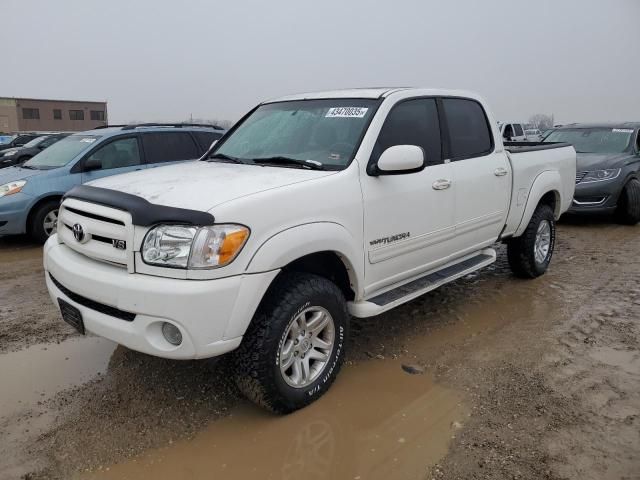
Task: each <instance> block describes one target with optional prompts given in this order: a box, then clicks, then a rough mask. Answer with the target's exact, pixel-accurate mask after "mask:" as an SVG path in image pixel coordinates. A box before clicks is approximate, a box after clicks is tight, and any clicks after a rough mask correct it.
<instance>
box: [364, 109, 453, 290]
mask: <svg viewBox="0 0 640 480" xmlns="http://www.w3.org/2000/svg"><path fill="white" fill-rule="evenodd" d="M394 145H417V146H420V147H421V148H422V149H423V150H424V152H425V158H426V163H427V166H426V168H424V169H423V170H421V171H418V172H414V173H403V174H396V175H380V176H370V175H363V176H362V177H361V185H362V193H363V201H364V230H365V231H364V233H365V235H364V237H365V251H366V255H367V257H366V259H365V265H366V267H365V279H366V286H365V294H366V295H367V296H369V295H371V294H374V293H376V292H378V291H380V290H381V289H384V288H385V287H388V286H391V285H393V284H395V283H398V282H401V281H403V280H407V279H409V278H411V277H415V276H418V275H419V274H420V273H422V272H425V271H426V270H429V269H431V268H435V267H437V266H438V265H439V264H440V263H442V262H444V261H446V257H447V256H448V255H449V254H450V253H451V248H452V245H451V243H450V240H451V239H452V238H453V236H454V230H455V228H454V208H455V206H454V200H455V197H454V189H453V188H451V187H452V185H454V182H453V179H452V168H451V165H449V164H445V163H444V161H443V157H442V150H441V136H440V126H439V119H438V109H437V103H436V100H435V99H434V98H413V99H408V100H403V101H400V102H399V103H397V104H396V105H395V106H394V107H393V108H392V109H391V110H390V112H389V113H388V115H387V118H386V120H385V122H384V124H383V126H382V129H381V130H380V133H379V136H378V139H377V141H376V144H375V147H374V149H373V152H372V155H371V159H370V162H376V161H377V159H378V158H379V157H380V155H381V154H382V152H384V151H385V150H386V149H387V148H389V147H391V146H394ZM443 185H444V186H443Z"/></svg>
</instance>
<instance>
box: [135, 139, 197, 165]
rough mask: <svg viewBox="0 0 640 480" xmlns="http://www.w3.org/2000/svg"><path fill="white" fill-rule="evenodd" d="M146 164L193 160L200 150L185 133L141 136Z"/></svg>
mask: <svg viewBox="0 0 640 480" xmlns="http://www.w3.org/2000/svg"><path fill="white" fill-rule="evenodd" d="M142 144H143V146H144V154H145V157H146V159H147V163H162V162H175V161H176V160H194V159H196V158H199V157H200V149H199V148H198V146H197V145H196V143H195V142H194V141H193V138H191V135H189V134H188V133H186V132H153V133H145V134H143V135H142Z"/></svg>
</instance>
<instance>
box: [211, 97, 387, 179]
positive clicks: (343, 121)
mask: <svg viewBox="0 0 640 480" xmlns="http://www.w3.org/2000/svg"><path fill="white" fill-rule="evenodd" d="M378 103H379V102H378V100H367V99H323V100H300V101H292V102H279V103H270V104H267V105H262V106H260V107H258V108H257V109H256V110H255V111H254V112H253V113H252V114H251V115H250V116H249V117H248V118H247V119H245V120H244V122H242V124H241V125H240V126H239V127H238V128H237V129H236V130H234V131H233V133H232V134H231V135H230V136H229V137H228V138H226V139H224V140H223V143H222V144H221V145H220V146H219V147H218V148H214V149H213V150H212V153H211V154H210V155H209V158H212V157H213V158H216V157H217V158H222V157H228V158H229V157H230V158H235V159H240V160H246V161H248V162H250V161H259V160H261V159H270V158H271V159H273V158H281V157H286V158H288V159H294V160H299V161H301V162H308V161H312V162H318V163H319V164H322V166H324V167H326V168H329V169H337V170H340V169H342V168H345V167H346V166H347V165H348V164H349V163H350V162H351V160H352V159H353V156H354V154H355V152H356V150H357V148H358V146H359V143H360V140H361V137H362V134H363V132H364V131H365V129H366V127H367V126H368V124H369V122H370V120H371V118H372V116H373V114H374V111H375V108H376V107H377V105H378ZM276 164H277V162H276ZM282 165H283V166H284V165H285V164H284V163H283V164H282ZM286 165H287V166H291V163H287V164H286Z"/></svg>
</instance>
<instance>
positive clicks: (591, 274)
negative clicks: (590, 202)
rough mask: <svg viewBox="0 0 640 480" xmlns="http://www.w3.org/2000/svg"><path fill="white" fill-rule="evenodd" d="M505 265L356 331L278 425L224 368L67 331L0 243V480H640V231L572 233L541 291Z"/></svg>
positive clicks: (9, 246) (32, 251)
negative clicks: (336, 369) (342, 363)
mask: <svg viewBox="0 0 640 480" xmlns="http://www.w3.org/2000/svg"><path fill="white" fill-rule="evenodd" d="M500 253H501V255H500V258H501V260H500V261H499V262H498V263H497V264H495V265H493V266H491V267H489V268H488V269H486V270H484V271H482V272H480V273H479V274H475V275H470V276H468V277H466V278H465V279H463V280H461V281H458V282H455V283H454V284H451V285H448V286H446V287H445V288H443V289H441V290H439V291H436V292H433V293H432V294H429V295H427V296H425V297H423V298H421V299H418V300H416V301H414V302H411V303H410V304H407V305H405V306H403V307H400V308H399V309H397V310H395V311H392V312H389V313H387V314H385V315H382V316H380V317H376V318H373V319H368V320H364V321H363V320H358V321H354V322H353V337H352V340H351V345H350V351H349V356H348V362H347V365H346V368H345V369H344V370H343V371H342V373H341V375H340V377H339V379H338V381H337V382H336V383H335V385H334V386H333V388H332V390H331V391H330V392H329V393H328V394H327V395H326V396H325V397H323V399H322V400H321V401H320V402H317V403H316V404H314V405H312V406H311V407H309V408H307V409H305V410H303V411H300V412H297V413H295V414H293V415H290V416H288V417H275V416H271V415H267V414H265V413H263V412H262V411H260V410H258V409H257V408H254V407H253V406H251V405H249V404H248V403H247V402H245V401H244V400H242V399H241V398H240V397H239V396H238V394H237V393H236V391H235V389H234V388H233V386H232V385H230V384H229V382H227V381H226V378H227V371H228V367H227V365H226V362H225V360H224V359H223V360H221V361H219V362H217V363H215V364H214V363H212V362H175V361H168V360H162V359H157V358H153V357H149V356H146V355H142V354H138V353H136V352H132V351H129V350H127V349H125V348H123V347H118V346H116V345H114V344H112V343H110V342H108V341H105V340H102V339H99V338H95V337H82V338H81V337H80V336H78V335H76V334H75V333H74V332H73V331H72V330H71V328H70V327H67V326H66V324H64V323H63V322H62V321H60V320H59V319H58V316H57V314H56V311H55V310H54V308H53V307H52V305H51V303H50V300H49V298H48V295H47V293H46V290H45V287H44V281H43V272H42V267H41V251H40V249H39V248H37V247H34V246H29V245H27V244H26V243H25V241H24V240H23V239H11V240H0V265H1V266H2V268H1V269H0V298H1V303H0V352H1V353H0V380H1V381H2V388H1V389H0V478H3V479H4V478H19V477H21V476H26V478H70V477H75V478H105V479H108V478H113V479H116V478H118V479H124V478H157V479H161V478H167V479H169V478H171V479H177V478H185V479H186V478H189V479H193V478H205V477H206V478H238V479H240V478H242V479H246V478H278V479H279V478H283V479H288V478H300V477H301V476H302V475H304V476H305V478H309V477H310V478H314V479H315V478H317V479H324V478H336V479H343V478H344V479H362V480H365V479H372V478H374V479H396V478H398V479H405V478H406V479H422V478H426V479H480V478H490V479H494V478H495V479H498V478H499V479H520V478H523V479H525V478H526V479H541V478H547V479H640V323H639V320H638V318H639V315H640V227H622V226H617V225H614V224H610V223H607V222H606V221H602V222H600V221H588V222H585V221H577V220H573V221H569V222H564V223H563V224H562V225H560V227H559V230H558V243H557V251H556V255H555V257H554V259H553V261H552V266H551V270H550V271H549V272H548V274H547V275H545V276H544V277H542V278H540V279H538V280H535V281H520V280H516V279H515V278H513V277H512V276H511V275H510V274H509V271H508V268H507V266H506V264H505V262H504V255H502V254H503V253H504V252H503V251H502V249H501V252H500ZM402 365H413V366H417V367H419V368H418V369H419V370H422V369H424V373H422V374H416V375H413V374H409V373H406V372H405V371H404V370H403V369H402Z"/></svg>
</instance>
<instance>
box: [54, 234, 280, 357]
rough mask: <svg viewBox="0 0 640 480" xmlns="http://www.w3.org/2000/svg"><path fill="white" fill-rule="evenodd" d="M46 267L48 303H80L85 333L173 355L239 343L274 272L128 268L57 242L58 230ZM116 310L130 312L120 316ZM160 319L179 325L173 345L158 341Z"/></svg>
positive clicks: (210, 352) (216, 351)
mask: <svg viewBox="0 0 640 480" xmlns="http://www.w3.org/2000/svg"><path fill="white" fill-rule="evenodd" d="M44 267H45V276H46V283H47V288H48V289H49V294H50V296H51V299H52V300H53V302H54V304H55V305H56V306H57V305H58V301H57V299H58V298H62V299H63V300H65V301H66V302H68V303H70V304H71V305H73V306H74V307H76V308H78V309H79V310H80V312H81V313H82V318H83V321H84V324H85V329H86V330H87V331H89V332H92V333H94V334H96V335H99V336H101V337H105V338H108V339H110V340H113V341H115V342H117V343H119V344H121V345H124V346H126V347H128V348H130V349H132V350H137V351H140V352H143V353H147V354H150V355H155V356H159V357H165V358H174V359H194V358H207V357H213V356H217V355H221V354H223V353H226V352H228V351H231V350H233V349H235V348H237V347H238V345H240V342H241V340H242V335H243V334H244V331H245V329H246V327H247V326H248V324H249V322H250V321H251V318H252V317H253V314H254V312H255V309H256V308H257V305H258V302H259V301H260V300H261V298H262V294H264V292H265V291H266V289H267V287H268V286H269V284H270V283H271V280H272V279H273V278H274V277H275V276H276V275H277V273H278V272H277V271H273V272H266V273H260V274H252V275H238V276H233V277H226V278H220V279H216V280H181V279H173V278H165V277H156V276H151V275H143V274H135V273H134V274H130V273H128V272H127V270H126V269H123V268H121V267H118V266H114V265H110V264H107V263H104V262H99V261H95V260H93V259H90V258H88V257H86V256H83V255H80V254H78V253H76V252H74V251H73V250H71V249H70V248H69V247H67V246H65V245H64V244H59V243H58V240H57V235H53V236H52V237H51V238H50V239H49V240H48V241H47V243H46V244H45V249H44ZM52 277H53V278H55V282H54V280H53V279H52ZM56 282H57V283H58V284H59V285H60V286H61V287H62V289H61V288H59V287H58V286H57V285H56ZM63 290H64V291H63ZM65 291H66V292H67V293H69V295H67V294H65ZM71 292H72V293H71ZM70 296H72V297H74V298H75V299H76V300H78V299H79V298H83V299H85V301H81V303H79V301H74V299H72V298H71V297H70ZM118 311H119V312H125V313H131V314H135V318H134V319H133V320H132V321H126V320H123V319H122V317H118ZM114 312H115V313H114ZM163 322H169V323H172V324H174V325H175V326H177V327H178V328H179V329H180V331H181V333H182V343H181V344H180V345H179V346H174V345H172V344H170V343H169V342H167V341H166V340H165V339H164V337H163V335H162V333H161V328H162V323H163Z"/></svg>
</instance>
